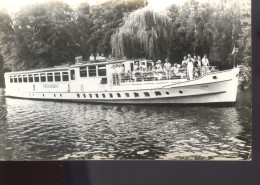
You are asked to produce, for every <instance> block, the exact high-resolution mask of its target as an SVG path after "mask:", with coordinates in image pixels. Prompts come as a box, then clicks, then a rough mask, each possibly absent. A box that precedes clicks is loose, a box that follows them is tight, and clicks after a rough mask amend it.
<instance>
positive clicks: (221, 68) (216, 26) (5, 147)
mask: <svg viewBox="0 0 260 185" xmlns="http://www.w3.org/2000/svg"><path fill="white" fill-rule="evenodd" d="M251 50H252V44H251V0H163V1H160V0H22V1H21V0H2V1H1V2H0V160H1V161H20V160H22V161H42V160H44V161H45V160H48V161H49V160H51V161H52V160H61V161H67V160H73V161H74V160H171V161H251V160H252V78H251V74H252V72H251V71H252V54H251V52H252V51H251Z"/></svg>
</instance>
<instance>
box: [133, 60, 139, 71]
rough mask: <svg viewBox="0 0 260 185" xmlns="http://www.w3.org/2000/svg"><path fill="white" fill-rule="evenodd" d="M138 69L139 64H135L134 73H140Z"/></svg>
mask: <svg viewBox="0 0 260 185" xmlns="http://www.w3.org/2000/svg"><path fill="white" fill-rule="evenodd" d="M138 69H139V65H138V62H135V65H134V71H138Z"/></svg>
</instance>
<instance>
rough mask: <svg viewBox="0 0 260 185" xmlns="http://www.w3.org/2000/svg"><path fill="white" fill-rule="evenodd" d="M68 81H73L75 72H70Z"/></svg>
mask: <svg viewBox="0 0 260 185" xmlns="http://www.w3.org/2000/svg"><path fill="white" fill-rule="evenodd" d="M70 79H71V80H75V70H74V69H73V70H70Z"/></svg>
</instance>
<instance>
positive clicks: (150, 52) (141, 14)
mask: <svg viewBox="0 0 260 185" xmlns="http://www.w3.org/2000/svg"><path fill="white" fill-rule="evenodd" d="M170 30H171V25H170V23H169V17H168V13H167V12H166V11H165V12H160V13H157V12H154V11H153V10H152V9H150V8H148V7H146V8H142V9H139V10H137V11H135V12H133V13H131V14H129V15H128V16H126V17H125V18H124V24H123V26H122V27H120V28H119V29H118V30H117V32H116V33H115V34H114V35H112V37H111V48H112V55H113V56H114V57H116V58H123V57H127V58H147V59H153V60H157V59H164V58H166V57H168V56H169V48H170V47H169V45H170V40H171V39H170V37H171V32H170Z"/></svg>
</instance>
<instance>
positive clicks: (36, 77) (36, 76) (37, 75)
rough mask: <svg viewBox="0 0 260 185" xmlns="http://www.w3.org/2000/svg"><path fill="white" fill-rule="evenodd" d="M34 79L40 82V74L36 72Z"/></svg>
mask: <svg viewBox="0 0 260 185" xmlns="http://www.w3.org/2000/svg"><path fill="white" fill-rule="evenodd" d="M34 81H35V82H39V81H40V78H39V74H34Z"/></svg>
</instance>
